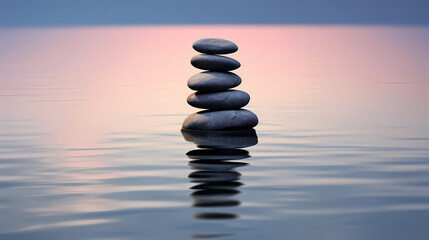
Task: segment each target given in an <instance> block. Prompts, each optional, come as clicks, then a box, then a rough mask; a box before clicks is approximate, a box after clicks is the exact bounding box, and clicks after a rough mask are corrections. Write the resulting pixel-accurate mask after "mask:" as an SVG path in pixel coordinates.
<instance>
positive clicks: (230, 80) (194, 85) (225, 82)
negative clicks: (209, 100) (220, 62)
mask: <svg viewBox="0 0 429 240" xmlns="http://www.w3.org/2000/svg"><path fill="white" fill-rule="evenodd" d="M240 84H241V78H240V77H239V76H238V75H237V74H234V73H231V72H212V71H206V72H201V73H198V74H196V75H194V76H192V77H191V78H189V80H188V87H189V88H190V89H192V90H196V91H201V92H214V91H222V90H227V89H229V88H233V87H237V86H238V85H240Z"/></svg>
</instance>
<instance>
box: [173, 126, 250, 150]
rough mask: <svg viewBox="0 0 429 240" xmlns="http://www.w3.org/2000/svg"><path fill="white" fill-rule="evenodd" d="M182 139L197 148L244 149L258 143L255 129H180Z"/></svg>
mask: <svg viewBox="0 0 429 240" xmlns="http://www.w3.org/2000/svg"><path fill="white" fill-rule="evenodd" d="M181 132H182V135H183V138H184V139H185V140H186V141H188V142H193V143H194V144H196V145H197V147H199V148H223V149H232V148H246V147H250V146H253V145H256V144H257V143H258V136H257V135H256V131H255V129H253V128H252V129H245V130H236V131H231V130H229V131H204V130H189V129H184V128H182V131H181Z"/></svg>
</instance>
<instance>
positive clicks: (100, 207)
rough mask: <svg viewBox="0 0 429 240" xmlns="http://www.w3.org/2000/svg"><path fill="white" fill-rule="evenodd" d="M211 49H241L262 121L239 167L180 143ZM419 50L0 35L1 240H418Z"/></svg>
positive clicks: (425, 134) (422, 53)
mask: <svg viewBox="0 0 429 240" xmlns="http://www.w3.org/2000/svg"><path fill="white" fill-rule="evenodd" d="M212 36H215V37H222V38H227V39H231V40H233V41H234V42H236V43H237V44H238V46H239V47H240V49H239V51H238V52H237V53H235V54H233V55H232V57H234V58H236V59H237V60H239V61H240V62H241V63H242V67H241V68H240V69H238V70H237V71H235V72H236V73H237V74H239V75H240V76H241V77H242V78H243V83H242V85H240V86H239V87H238V89H240V90H244V91H247V92H248V93H249V94H250V95H251V102H250V104H249V105H248V107H246V108H247V109H249V110H252V111H253V112H255V113H256V114H257V115H258V116H259V118H260V124H259V125H258V126H257V127H256V134H257V136H258V144H257V145H254V146H252V147H248V148H245V149H243V150H240V149H233V150H230V151H228V152H226V151H221V150H212V151H208V152H207V151H205V152H199V151H192V152H190V151H191V150H198V148H197V146H196V145H195V144H194V143H193V142H188V141H186V140H185V139H184V137H183V135H182V133H181V132H180V128H181V123H182V121H183V119H184V118H185V117H186V116H187V115H188V114H190V113H192V112H194V111H196V110H195V109H193V108H191V107H190V106H187V104H186V100H185V99H186V97H187V95H188V94H190V93H191V92H192V91H191V90H189V89H188V88H187V87H186V81H187V79H188V78H189V77H190V76H192V75H193V74H196V73H198V70H196V69H193V68H192V67H191V65H190V64H189V60H190V58H191V57H192V56H193V55H194V54H196V53H195V52H194V51H193V50H192V48H191V47H190V46H191V44H192V42H193V41H195V40H196V39H199V38H202V37H212ZM428 42H429V29H428V28H407V27H359V26H355V27H347V26H343V27H336V26H322V27H313V26H308V27H303V26H231V27H224V26H212V27H207V26H199V27H191V26H176V27H168V26H165V27H151V26H148V27H103V28H65V29H56V28H46V29H36V28H33V29H6V30H5V29H4V30H0V52H1V54H0V173H1V174H0V189H1V191H0V216H1V217H0V239H5V240H6V239H7V240H9V239H32V240H33V239H43V240H48V239H55V240H57V239H94V240H95V239H97V240H98V239H106V240H107V239H109V240H111V239H112V240H113V239H192V238H194V239H201V238H214V239H425V240H426V239H428V237H429V229H428V228H427V223H428V222H429V125H428V122H429V107H428V104H429V95H428V92H429V80H428V76H429V66H428V62H429V46H428V44H427V43H428ZM205 139H207V138H205ZM200 140H201V139H200ZM203 140H204V137H203ZM209 140H210V139H209ZM217 140H218V141H220V142H227V141H228V140H231V141H232V140H234V138H230V137H228V138H223V139H222V138H218V139H217ZM253 140H254V139H253ZM240 141H246V139H245V138H244V140H243V139H241V140H240ZM229 144H230V143H229ZM231 159H232V160H231Z"/></svg>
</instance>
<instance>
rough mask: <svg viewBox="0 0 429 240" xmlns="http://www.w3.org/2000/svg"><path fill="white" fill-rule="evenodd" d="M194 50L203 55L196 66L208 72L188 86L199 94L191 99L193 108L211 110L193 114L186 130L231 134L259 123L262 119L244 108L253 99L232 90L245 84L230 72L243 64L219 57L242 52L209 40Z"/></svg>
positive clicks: (198, 43)
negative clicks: (227, 132) (232, 131)
mask: <svg viewBox="0 0 429 240" xmlns="http://www.w3.org/2000/svg"><path fill="white" fill-rule="evenodd" d="M192 47H193V48H194V49H195V50H196V51H198V52H200V53H201V54H198V55H196V56H194V57H193V58H192V59H191V64H192V66H194V67H196V68H199V69H203V70H207V71H204V72H201V73H198V74H196V75H194V76H192V77H191V78H190V79H189V80H188V87H189V88H190V89H192V90H196V91H197V92H195V93H192V94H191V95H189V96H188V99H187V102H188V104H189V105H191V106H193V107H196V108H202V109H207V110H204V111H200V112H196V113H193V114H191V115H189V116H188V117H187V118H186V119H185V121H184V122H183V126H182V127H183V129H185V130H203V131H230V130H244V129H251V128H253V127H254V126H256V125H257V124H258V117H257V116H256V115H255V114H254V113H253V112H251V111H249V110H245V109H241V108H242V107H244V106H246V105H247V104H248V103H249V101H250V96H249V94H247V93H246V92H243V91H240V90H230V89H231V88H234V87H237V86H238V85H240V84H241V78H240V77H239V76H238V75H236V74H234V73H232V72H230V71H232V70H235V69H237V68H239V67H240V66H241V65H240V63H239V62H238V61H237V60H235V59H233V58H229V57H225V56H220V55H219V54H229V53H234V52H236V51H237V50H238V47H237V45H235V44H234V43H233V42H231V41H228V40H224V39H218V38H205V39H200V40H198V41H196V42H195V43H194V44H193V45H192Z"/></svg>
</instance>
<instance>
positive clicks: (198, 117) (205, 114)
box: [182, 109, 258, 131]
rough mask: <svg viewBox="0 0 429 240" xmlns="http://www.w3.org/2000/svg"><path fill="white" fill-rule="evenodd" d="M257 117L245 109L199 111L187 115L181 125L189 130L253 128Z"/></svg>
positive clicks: (256, 122)
mask: <svg viewBox="0 0 429 240" xmlns="http://www.w3.org/2000/svg"><path fill="white" fill-rule="evenodd" d="M257 124H258V117H257V116H256V115H255V114H254V113H253V112H251V111H249V110H245V109H238V110H223V111H210V110H206V111H201V112H196V113H193V114H191V115H189V116H188V117H187V118H186V119H185V121H184V122H183V125H182V127H183V128H184V129H190V130H206V131H228V130H240V129H249V128H253V127H254V126H256V125H257Z"/></svg>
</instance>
